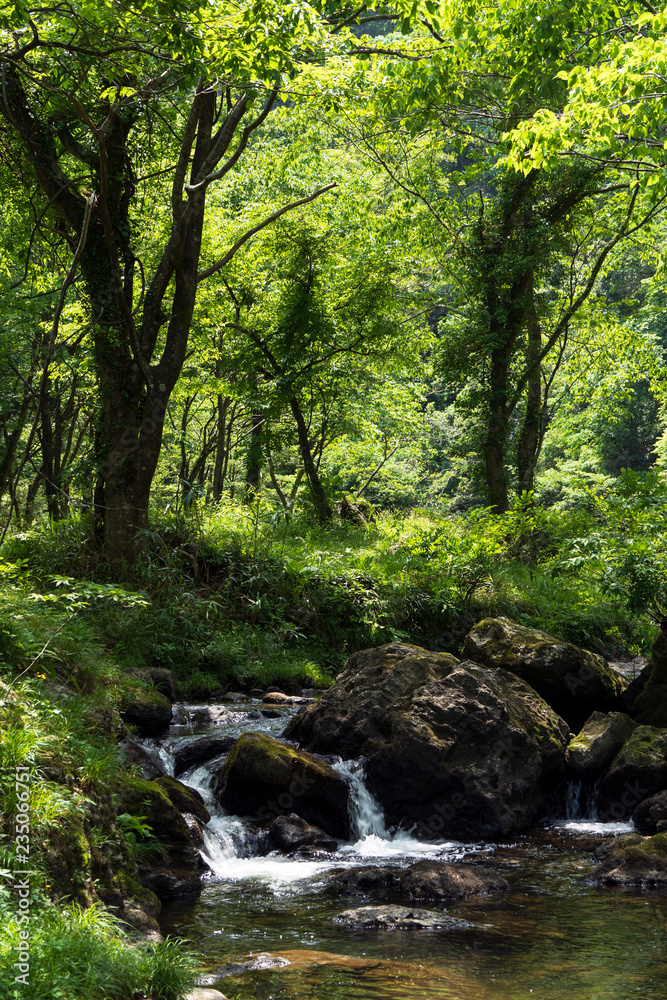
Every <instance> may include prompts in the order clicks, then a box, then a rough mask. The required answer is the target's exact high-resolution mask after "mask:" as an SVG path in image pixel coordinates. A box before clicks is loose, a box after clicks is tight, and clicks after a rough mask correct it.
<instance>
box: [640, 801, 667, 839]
mask: <svg viewBox="0 0 667 1000" xmlns="http://www.w3.org/2000/svg"><path fill="white" fill-rule="evenodd" d="M632 822H633V823H634V824H635V826H636V827H637V829H638V831H639V832H640V833H648V834H653V833H667V791H665V792H658V794H657V795H651V796H650V797H649V798H648V799H644V801H643V802H640V803H639V805H638V806H637V808H636V809H635V811H634V812H633V814H632Z"/></svg>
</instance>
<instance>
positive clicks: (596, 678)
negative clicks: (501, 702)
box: [463, 618, 626, 728]
mask: <svg viewBox="0 0 667 1000" xmlns="http://www.w3.org/2000/svg"><path fill="white" fill-rule="evenodd" d="M463 650H464V653H465V655H466V656H467V657H468V658H469V659H471V660H474V661H475V662H476V663H481V664H484V666H487V667H501V668H502V669H503V670H509V671H510V672H511V673H513V674H516V675H517V677H521V679H522V680H524V681H525V682H526V683H527V684H530V686H531V687H532V688H534V689H535V690H536V691H537V693H538V694H539V695H541V696H542V698H544V700H545V701H546V703H547V704H548V705H550V706H551V707H552V708H553V709H554V711H555V712H557V713H558V715H560V716H562V718H563V719H565V720H566V722H568V723H569V724H570V725H571V726H574V727H576V728H578V727H579V726H581V725H582V723H583V722H584V720H585V719H586V718H587V717H588V716H589V715H590V713H591V712H592V711H594V710H596V709H598V710H600V711H611V710H613V709H615V708H619V707H621V701H620V697H621V694H622V691H623V689H624V688H625V687H626V681H625V680H624V679H623V678H622V677H621V676H620V675H619V674H617V673H616V672H615V671H613V670H610V669H609V667H608V666H607V664H606V663H605V661H604V660H603V659H602V657H601V656H598V655H597V654H596V653H591V652H589V651H588V650H586V649H580V648H579V647H578V646H574V645H573V644H572V643H570V642H564V641H563V640H562V639H556V638H555V637H554V636H552V635H548V634H547V633H546V632H540V631H538V630H537V629H531V628H526V627H525V626H523V625H517V624H516V622H513V621H510V620H509V618H486V619H485V620H484V621H481V622H479V624H477V625H475V626H474V627H473V628H472V629H471V630H470V632H469V633H468V635H467V636H466V637H465V640H464V643H463Z"/></svg>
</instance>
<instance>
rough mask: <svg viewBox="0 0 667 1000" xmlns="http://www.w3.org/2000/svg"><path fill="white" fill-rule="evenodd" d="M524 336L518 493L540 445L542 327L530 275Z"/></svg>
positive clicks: (531, 475)
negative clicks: (524, 382) (525, 383)
mask: <svg viewBox="0 0 667 1000" xmlns="http://www.w3.org/2000/svg"><path fill="white" fill-rule="evenodd" d="M526 319H527V323H526V326H527V330H526V333H527V338H528V343H527V347H526V367H527V370H528V386H527V395H526V412H525V415H524V418H523V424H522V427H521V431H520V434H519V443H518V446H517V481H518V489H519V495H521V494H523V493H531V492H532V490H533V485H534V479H535V468H536V466H537V460H538V458H539V455H540V449H541V446H542V437H543V436H542V433H541V432H542V374H541V366H540V355H541V351H542V328H541V327H540V323H539V320H538V318H537V312H536V309H535V289H534V282H533V275H532V274H531V276H530V281H529V284H528V290H527V302H526Z"/></svg>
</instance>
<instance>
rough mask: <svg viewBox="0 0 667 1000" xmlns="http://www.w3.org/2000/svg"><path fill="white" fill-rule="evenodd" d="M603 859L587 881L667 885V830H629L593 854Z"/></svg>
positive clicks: (606, 883)
mask: <svg viewBox="0 0 667 1000" xmlns="http://www.w3.org/2000/svg"><path fill="white" fill-rule="evenodd" d="M593 860H594V861H599V862H601V863H600V865H599V866H598V867H597V868H596V869H595V871H594V872H593V873H592V874H591V875H590V876H589V877H588V879H587V881H590V882H593V883H595V884H596V885H636V886H662V885H667V833H656V834H654V836H652V837H642V836H641V834H639V833H626V834H623V835H622V836H620V837H617V838H616V839H615V840H610V841H607V842H606V843H604V844H602V846H601V847H599V848H598V850H597V851H595V853H594V854H593Z"/></svg>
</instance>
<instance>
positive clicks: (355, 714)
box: [285, 643, 570, 839]
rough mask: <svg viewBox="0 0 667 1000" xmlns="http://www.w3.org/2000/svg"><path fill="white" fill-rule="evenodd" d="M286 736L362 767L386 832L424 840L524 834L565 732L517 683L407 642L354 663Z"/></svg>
mask: <svg viewBox="0 0 667 1000" xmlns="http://www.w3.org/2000/svg"><path fill="white" fill-rule="evenodd" d="M285 736H287V737H288V738H289V739H293V740H295V741H296V742H298V743H299V744H300V745H302V746H304V747H305V748H306V749H307V750H311V751H314V752H316V753H337V754H340V755H341V756H344V757H348V758H356V757H360V756H363V757H365V758H366V765H365V769H366V781H367V784H368V786H369V788H370V789H371V791H372V792H373V793H374V794H375V796H376V797H377V799H378V800H379V802H380V803H381V805H382V806H383V808H384V811H385V818H386V821H387V823H388V824H390V825H398V824H399V823H402V824H403V826H404V827H411V826H416V832H417V836H419V837H420V838H422V839H440V838H441V837H444V836H449V837H455V838H457V839H467V838H470V837H480V836H481V837H499V836H507V835H510V834H512V833H514V832H517V831H520V830H523V829H526V828H527V827H528V826H529V825H530V824H531V823H532V822H534V820H535V819H536V818H537V816H538V815H539V814H540V811H541V810H542V809H543V805H544V796H543V790H544V787H545V785H546V784H547V783H549V782H551V780H553V776H555V775H557V774H561V773H564V771H565V747H566V745H567V742H568V740H569V739H570V729H569V726H568V725H567V724H566V723H565V722H564V721H563V719H561V718H559V717H558V716H557V715H556V713H555V712H554V711H553V710H552V709H551V708H550V707H549V706H548V705H547V703H546V702H545V701H544V699H542V698H541V697H540V696H539V695H538V693H537V692H536V691H535V690H534V689H533V688H532V687H530V686H529V685H528V684H526V682H525V681H523V680H521V678H520V677H517V676H516V675H515V674H512V673H509V672H508V671H506V670H500V669H491V668H487V667H483V666H480V665H479V664H478V663H472V662H471V661H465V662H463V663H460V662H459V661H458V660H456V659H455V657H453V656H450V655H449V654H448V653H433V652H430V651H429V650H426V649H421V648H420V647H418V646H411V645H408V644H407V643H389V644H388V645H386V646H380V647H378V648H376V649H368V650H362V651H360V652H358V653H354V654H353V655H352V656H351V657H350V658H349V659H348V661H347V663H346V665H345V669H344V670H343V672H342V673H341V674H340V675H339V676H338V678H337V679H336V682H335V683H334V685H333V686H332V687H331V688H330V689H329V690H328V691H326V692H325V694H323V696H322V698H321V699H320V700H319V701H318V702H317V703H315V704H313V705H312V706H310V707H309V708H308V709H306V711H305V712H304V713H303V714H301V715H297V716H295V717H294V718H293V719H292V720H291V721H290V723H289V724H288V726H287V728H286V730H285Z"/></svg>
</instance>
